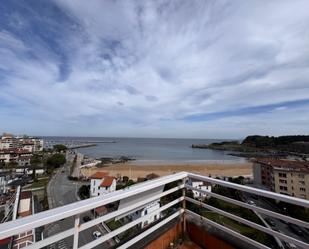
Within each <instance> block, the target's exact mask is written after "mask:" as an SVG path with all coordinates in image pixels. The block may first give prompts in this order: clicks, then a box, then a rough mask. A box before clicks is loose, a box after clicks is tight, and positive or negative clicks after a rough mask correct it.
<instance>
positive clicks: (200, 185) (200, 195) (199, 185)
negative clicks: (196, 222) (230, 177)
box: [192, 181, 211, 200]
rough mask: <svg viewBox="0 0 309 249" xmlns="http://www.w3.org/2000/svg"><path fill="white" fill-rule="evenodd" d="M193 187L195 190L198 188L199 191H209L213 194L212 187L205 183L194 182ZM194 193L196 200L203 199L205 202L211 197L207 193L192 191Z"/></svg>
mask: <svg viewBox="0 0 309 249" xmlns="http://www.w3.org/2000/svg"><path fill="white" fill-rule="evenodd" d="M192 187H193V188H198V189H201V190H204V191H208V192H211V185H209V184H207V185H206V184H204V182H201V181H199V182H192ZM192 192H193V197H194V198H195V199H201V200H204V199H205V198H208V197H210V196H209V195H207V194H205V193H201V192H198V191H196V190H192Z"/></svg>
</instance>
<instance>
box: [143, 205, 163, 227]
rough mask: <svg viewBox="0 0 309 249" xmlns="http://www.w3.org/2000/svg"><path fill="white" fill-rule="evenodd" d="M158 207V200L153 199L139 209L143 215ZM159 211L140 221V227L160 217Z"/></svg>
mask: <svg viewBox="0 0 309 249" xmlns="http://www.w3.org/2000/svg"><path fill="white" fill-rule="evenodd" d="M159 208H160V202H159V201H154V202H152V203H150V204H148V205H147V206H146V207H144V208H143V209H142V211H141V216H145V215H147V214H150V213H152V212H154V211H156V210H158V209H159ZM160 215H161V214H160V213H159V214H152V215H150V217H149V218H148V219H147V220H145V221H144V222H142V223H141V227H142V228H143V227H146V226H148V225H149V224H150V223H152V222H154V221H156V220H158V219H160V218H161V217H160Z"/></svg>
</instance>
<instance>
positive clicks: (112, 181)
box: [90, 172, 117, 197]
mask: <svg viewBox="0 0 309 249" xmlns="http://www.w3.org/2000/svg"><path fill="white" fill-rule="evenodd" d="M90 179H91V180H90V196H91V197H95V196H100V195H104V194H108V193H111V192H114V191H116V184H117V182H116V178H115V177H112V176H108V174H107V173H106V172H97V173H95V174H94V175H92V176H91V177H90Z"/></svg>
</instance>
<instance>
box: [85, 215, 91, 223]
mask: <svg viewBox="0 0 309 249" xmlns="http://www.w3.org/2000/svg"><path fill="white" fill-rule="evenodd" d="M90 220H91V218H90V217H89V216H84V217H83V221H84V222H87V221H90Z"/></svg>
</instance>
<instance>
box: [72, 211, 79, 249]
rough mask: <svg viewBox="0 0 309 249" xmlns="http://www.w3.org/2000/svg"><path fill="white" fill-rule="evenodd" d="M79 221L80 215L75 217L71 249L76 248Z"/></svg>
mask: <svg viewBox="0 0 309 249" xmlns="http://www.w3.org/2000/svg"><path fill="white" fill-rule="evenodd" d="M79 220H80V215H79V214H77V215H75V222H74V238H73V249H77V248H78V236H79Z"/></svg>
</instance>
